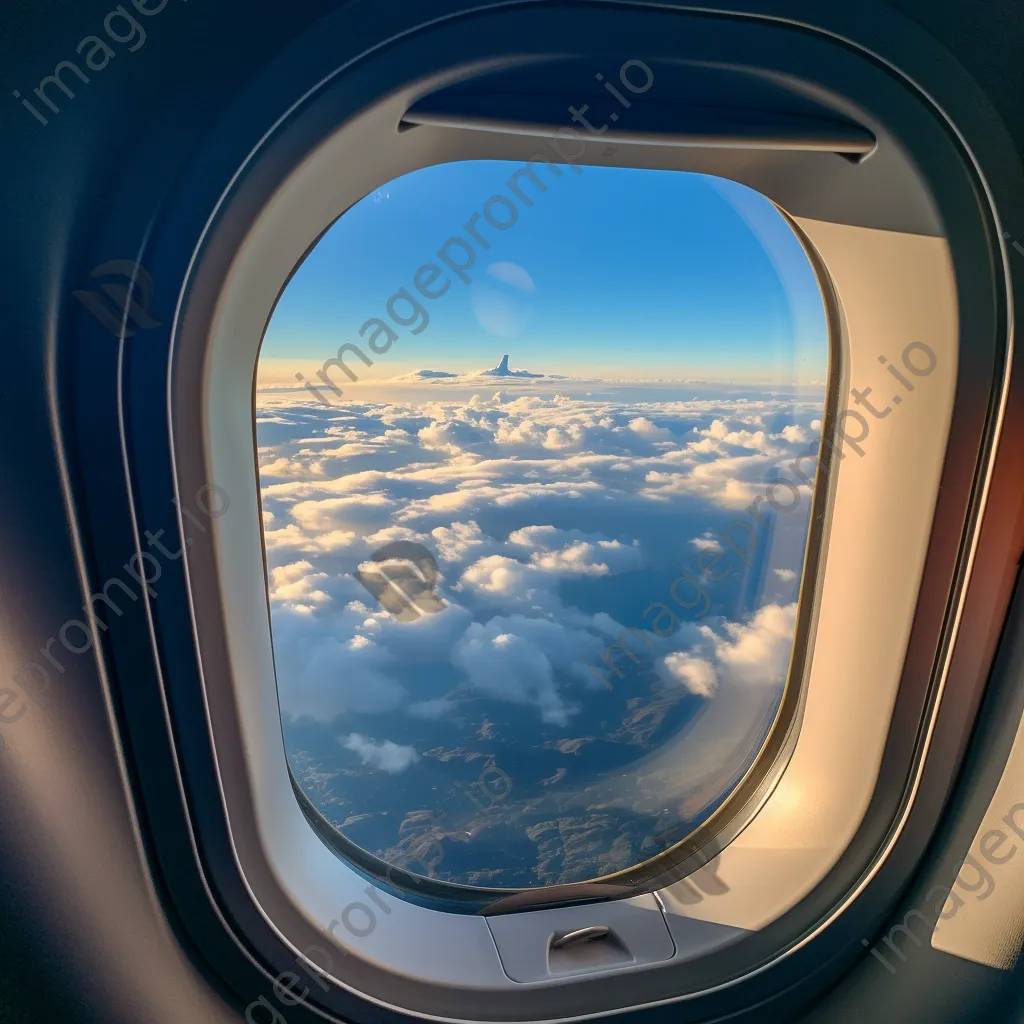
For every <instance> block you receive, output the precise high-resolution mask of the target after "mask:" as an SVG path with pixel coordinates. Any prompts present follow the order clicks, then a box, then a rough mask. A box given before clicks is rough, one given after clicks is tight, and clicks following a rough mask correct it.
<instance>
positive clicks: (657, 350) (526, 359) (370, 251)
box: [261, 161, 827, 383]
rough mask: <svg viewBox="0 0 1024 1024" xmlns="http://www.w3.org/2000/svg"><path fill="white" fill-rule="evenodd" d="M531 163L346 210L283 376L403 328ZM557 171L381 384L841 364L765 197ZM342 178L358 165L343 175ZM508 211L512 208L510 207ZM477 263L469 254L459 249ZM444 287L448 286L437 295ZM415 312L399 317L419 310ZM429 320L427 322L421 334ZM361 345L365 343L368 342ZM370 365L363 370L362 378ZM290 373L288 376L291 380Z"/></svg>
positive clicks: (281, 310) (667, 179)
mask: <svg viewBox="0 0 1024 1024" xmlns="http://www.w3.org/2000/svg"><path fill="white" fill-rule="evenodd" d="M519 166H521V165H519V164H516V163H511V162H504V161H471V162H461V163H454V164H443V165H440V166H436V167H429V168H424V169H422V170H419V171H416V172H414V173H412V174H408V175H405V176H403V177H401V178H399V179H397V180H395V181H393V182H390V183H389V184H387V185H384V186H382V187H381V188H379V189H378V190H376V191H375V192H374V193H372V194H371V195H369V196H367V197H366V198H365V199H363V200H361V201H360V202H358V203H357V204H356V205H355V206H353V207H352V208H351V209H350V210H349V211H348V212H347V213H345V214H344V215H343V216H342V217H341V218H340V219H339V220H338V221H337V222H336V223H335V224H334V225H333V227H331V228H330V230H329V231H327V233H326V234H325V235H324V237H323V239H322V240H321V241H320V243H319V244H318V245H317V246H316V247H315V248H314V250H313V251H312V252H311V253H310V254H309V256H308V257H307V259H306V260H305V262H304V263H303V264H302V266H301V267H299V269H298V270H297V272H296V274H295V275H294V277H293V278H292V280H291V282H290V283H289V285H288V287H287V288H286V289H285V291H284V294H283V295H282V297H281V300H280V302H279V304H278V306H277V309H276V310H275V312H274V315H273V317H272V320H271V323H270V325H269V327H268V330H267V335H266V338H265V340H264V344H263V349H262V352H261V380H265V379H266V377H265V371H266V370H267V369H268V368H273V369H275V370H281V371H282V375H281V377H280V378H279V379H286V378H287V377H290V376H291V371H293V370H294V369H295V368H296V367H301V368H302V369H304V370H305V371H306V372H307V374H311V373H312V371H313V370H315V368H317V367H318V366H319V365H320V364H321V363H322V362H323V361H324V360H326V359H328V358H330V357H331V356H333V355H334V353H335V352H336V350H337V348H338V347H339V345H341V344H343V343H345V342H354V343H357V344H360V338H359V333H358V331H359V327H360V325H361V324H363V323H364V322H365V321H367V320H368V319H370V318H371V317H380V318H382V319H384V320H386V321H387V320H388V319H389V318H388V316H387V313H386V311H385V305H386V302H387V300H388V298H389V297H390V296H391V295H393V294H394V293H395V292H396V291H398V290H399V289H400V288H403V287H405V288H408V289H409V290H410V292H412V293H413V294H414V295H417V292H416V289H415V287H414V284H413V275H414V274H415V272H416V270H417V268H419V267H420V266H421V265H423V264H425V263H430V262H434V263H439V262H440V261H439V260H438V258H437V256H436V252H437V250H438V249H439V248H441V247H442V246H443V245H444V243H445V241H446V240H447V239H449V238H450V237H452V236H455V235H460V236H462V237H463V238H466V239H467V240H468V241H469V240H471V239H470V236H469V235H468V234H467V232H466V230H465V228H464V225H465V224H466V223H467V221H469V219H470V217H471V216H472V215H473V214H474V212H478V211H481V210H482V208H483V205H484V203H485V202H486V201H487V199H488V198H489V197H490V196H493V195H496V194H501V195H505V196H506V197H509V198H510V199H514V198H515V197H514V194H513V193H512V192H511V191H510V190H509V189H508V187H507V185H506V182H507V181H508V180H509V178H510V177H511V175H512V173H513V172H514V171H515V170H516V168H517V167H519ZM562 171H563V173H562V176H561V177H560V178H556V177H554V175H553V173H552V171H551V170H550V168H548V167H543V166H542V167H540V168H539V171H538V173H539V175H540V177H541V178H542V180H543V181H544V182H545V184H547V186H548V188H547V191H546V192H544V193H538V192H537V190H536V187H535V186H533V185H532V184H531V183H530V182H529V181H526V180H524V181H523V182H522V187H523V189H524V191H526V192H527V194H528V195H529V196H530V197H531V198H532V199H533V205H532V206H529V207H528V206H527V205H526V203H525V202H523V201H522V200H521V199H520V200H518V201H517V202H516V207H517V211H518V213H517V220H516V222H515V223H514V224H513V225H512V226H510V227H509V228H508V229H507V230H504V231H498V230H496V229H494V228H493V227H491V226H490V225H488V224H487V223H486V222H485V221H483V220H478V222H477V224H476V226H477V229H478V231H479V232H480V233H481V234H482V235H483V237H484V238H485V239H486V240H487V241H488V242H489V243H490V245H491V248H490V250H489V251H484V250H483V247H482V246H481V245H480V244H479V243H475V244H474V248H475V250H476V262H475V264H474V265H473V266H472V267H470V268H468V270H467V273H468V275H469V276H470V278H471V283H470V284H466V283H464V282H463V281H461V280H460V279H459V278H457V277H455V276H454V275H452V274H450V273H449V272H448V271H447V270H445V276H446V277H447V278H448V279H449V280H451V286H450V287H449V288H448V289H447V290H446V292H445V293H444V294H443V295H441V296H439V297H438V298H436V299H432V300H430V299H424V298H423V297H422V296H419V295H417V297H418V299H419V301H420V302H421V303H422V305H423V306H424V308H425V309H426V311H427V313H428V315H429V324H428V325H427V326H426V327H425V329H423V330H422V331H421V332H420V333H418V334H413V333H411V331H410V330H409V328H407V327H400V326H396V327H395V329H396V331H397V333H398V335H399V340H398V341H396V342H395V343H394V344H393V345H392V346H391V349H390V350H389V351H388V352H387V353H385V354H382V355H380V356H376V357H375V365H374V366H373V367H372V369H369V370H366V371H365V379H367V380H371V379H377V380H382V379H387V378H388V377H391V376H395V375H397V374H400V373H404V372H407V371H409V370H410V369H417V368H433V369H442V370H453V371H465V370H470V369H475V368H481V367H485V366H492V365H494V364H495V363H497V361H498V359H499V357H500V356H501V354H502V353H503V352H509V353H511V355H512V361H511V362H512V366H513V367H514V368H521V367H525V368H527V369H531V370H537V371H542V372H547V373H564V374H570V375H579V374H586V375H598V376H615V377H622V378H632V379H652V378H659V377H662V378H664V377H668V378H680V377H688V378H698V379H732V380H736V379H739V380H750V381H766V382H768V381H770V382H780V383H781V382H787V383H788V382H796V381H797V380H821V379H823V378H824V377H825V373H826V365H827V345H826V337H827V335H826V326H825V318H824V313H823V309H822V303H821V298H820V294H819V291H818V287H817V284H816V282H815V280H814V276H813V273H812V271H811V268H810V266H809V264H808V262H807V259H806V256H805V255H804V253H803V251H802V249H801V248H800V245H799V243H798V242H797V240H796V238H795V237H794V236H793V234H792V232H791V231H790V229H789V227H788V226H787V225H786V223H785V221H784V220H783V219H782V217H781V215H780V214H779V213H778V212H777V211H776V210H775V208H774V207H773V206H772V205H771V203H770V202H769V201H768V200H767V199H765V198H764V197H762V196H760V195H758V194H757V193H755V192H752V191H751V190H750V189H747V188H746V187H744V186H742V185H738V184H736V183H734V182H729V181H725V180H723V179H718V178H710V177H707V176H704V175H697V174H688V173H680V172H673V171H645V170H633V169H617V168H600V167H584V168H582V173H580V174H576V173H573V172H572V171H570V170H569V169H568V168H562ZM339 173H341V170H340V169H339ZM494 213H495V215H496V216H498V217H507V216H509V214H508V211H507V210H504V209H501V208H495V210H494ZM456 256H457V257H458V258H460V259H462V258H464V257H463V254H462V253H461V252H456ZM443 281H444V278H438V280H437V282H436V284H435V285H434V286H433V287H435V288H437V287H439V286H440V285H441V284H442V283H443ZM408 310H409V307H408V305H405V306H401V307H400V313H399V315H401V314H402V312H407V311H408ZM421 322H422V321H421V320H418V321H417V322H416V323H414V324H412V326H417V324H419V323H421ZM361 347H363V348H364V350H365V348H366V346H365V343H361ZM360 369H362V368H361V367H360ZM285 370H287V371H288V372H287V374H285V373H284V371H285Z"/></svg>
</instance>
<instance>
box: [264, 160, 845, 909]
mask: <svg viewBox="0 0 1024 1024" xmlns="http://www.w3.org/2000/svg"><path fill="white" fill-rule="evenodd" d="M833 371H834V366H833V361H832V360H830V347H829V330H828V325H827V322H826V315H825V310H824V306H823V301H822V295H821V290H820V288H819V285H818V281H817V278H816V276H815V272H814V270H813V269H812V266H811V263H810V261H809V259H808V256H807V254H806V252H805V250H804V248H803V245H802V244H801V242H800V240H799V239H798V237H797V235H796V234H795V233H794V230H793V229H792V228H791V227H790V223H789V221H788V220H787V218H786V217H785V216H784V215H783V214H782V213H781V212H780V211H779V210H778V209H777V208H776V207H775V206H774V205H773V204H772V203H771V202H770V201H768V200H767V199H765V198H764V197H763V196H761V195H760V194H758V193H756V192H754V191H752V190H750V189H748V188H746V187H745V186H742V185H739V184H736V183H734V182H731V181H727V180H724V179H720V178H714V177H710V176H706V175H701V174H696V173H685V172H676V171H660V170H659V171H654V170H637V169H617V168H605V167H584V168H577V167H573V166H571V165H560V166H556V165H553V164H550V163H547V162H543V161H540V160H538V161H537V162H535V163H533V164H530V165H528V166H527V165H521V164H515V163H506V162H502V161H467V162H461V163H450V164H443V165H439V166H433V167H428V168H424V169H421V170H418V171H415V172H413V173H410V174H406V175H404V176H402V177H400V178H397V179H395V180H393V181H391V182H388V183H387V184H385V185H382V186H381V187H380V188H378V189H377V190H376V191H374V192H373V193H371V194H370V195H367V196H366V197H365V198H364V199H362V200H361V201H360V202H358V203H356V204H355V205H354V206H353V207H352V208H351V209H349V210H348V212H346V213H345V214H344V215H343V216H342V217H341V218H340V219H339V220H338V221H337V222H336V223H335V224H334V225H333V226H332V227H331V228H330V229H329V230H328V231H327V232H326V233H325V234H324V235H323V237H322V238H321V239H320V241H319V242H318V244H317V245H316V246H315V247H314V248H313V249H312V250H311V251H310V252H309V254H308V255H307V257H306V258H305V260H304V261H303V263H302V264H301V265H300V266H299V267H298V269H297V270H296V272H295V274H294V275H293V277H292V278H291V280H290V281H289V283H288V285H287V286H286V288H285V289H284V291H283V293H282V295H281V296H280V298H279V301H278V303H277V306H276V309H275V311H274V314H273V316H272V319H271V321H270V323H269V325H268V328H267V331H266V334H265V338H264V341H263V346H262V350H261V356H260V362H259V366H258V371H257V392H256V432H257V441H258V461H259V473H260V486H261V491H262V508H263V518H264V539H265V546H266V558H267V572H268V579H269V588H270V602H271V620H272V630H273V642H274V652H275V666H276V674H277V683H278V693H279V699H280V706H281V713H282V722H283V730H284V738H285V745H286V749H287V753H288V758H289V762H290V766H291V769H292V772H293V775H294V779H295V781H296V784H297V787H298V788H299V790H300V791H301V793H302V794H304V796H305V797H306V798H307V799H308V801H309V802H310V803H311V804H312V806H313V807H315V808H316V810H317V811H319V812H320V814H321V815H322V816H323V817H324V819H326V821H327V822H329V824H330V826H331V827H333V829H334V830H336V832H337V833H338V835H339V836H341V837H343V839H344V842H345V843H347V844H349V847H348V848H350V849H352V850H353V851H359V852H360V853H361V854H362V855H364V858H363V861H362V863H365V864H369V865H370V866H371V869H372V870H374V871H375V872H377V873H383V872H384V871H385V870H386V869H388V868H389V867H391V868H400V869H402V870H403V871H405V872H409V873H411V874H413V875H416V876H419V877H422V878H424V879H429V880H431V884H436V886H437V888H438V891H443V890H444V889H445V887H446V886H452V885H458V886H472V887H480V888H483V889H490V890H519V889H533V888H537V887H544V886H551V885H560V884H565V883H578V882H586V881H589V880H594V879H601V878H607V877H609V876H616V875H618V874H619V873H623V872H629V871H631V870H634V869H635V868H636V867H637V866H638V865H643V864H645V863H647V862H650V861H651V860H652V858H655V857H658V856H659V855H665V854H666V852H667V851H668V852H670V851H671V850H672V849H673V848H674V847H676V846H677V844H679V843H681V842H682V841H683V840H685V839H686V838H687V837H689V836H691V835H692V834H693V833H694V831H695V830H696V829H698V828H700V827H701V826H702V825H704V824H706V823H707V822H708V821H709V820H711V819H712V816H714V815H716V814H719V813H722V812H723V809H724V808H726V807H727V806H728V804H729V800H730V797H731V796H732V794H734V793H735V792H736V790H737V787H738V786H739V784H740V783H741V781H742V780H743V779H744V777H745V776H747V774H748V773H749V772H750V771H751V769H752V766H754V765H755V764H756V762H757V761H758V757H759V754H760V753H761V752H762V750H763V749H764V747H765V744H766V741H767V739H768V737H769V735H770V734H771V732H772V729H773V727H774V726H775V725H776V723H777V722H778V721H779V720H780V716H781V713H782V709H783V708H784V707H785V706H786V705H787V702H788V701H791V700H792V699H794V697H795V696H796V695H797V692H796V691H798V688H799V677H800V668H801V658H802V652H801V642H802V641H801V638H800V636H799V633H800V629H799V628H798V623H799V621H800V618H799V615H798V609H799V607H800V601H801V595H802V594H803V595H804V597H805V598H806V595H807V593H808V591H809V589H810V588H813V586H814V580H813V579H812V578H810V576H811V574H809V573H808V574H807V575H806V578H805V573H804V565H805V556H806V555H807V553H808V552H809V551H811V550H813V549H814V545H817V544H819V543H820V538H819V537H817V536H816V535H815V532H814V530H815V527H814V524H815V517H813V516H812V515H811V510H812V504H813V501H814V495H815V487H816V477H815V468H816V458H817V453H818V450H819V442H820V438H821V433H822V422H823V420H824V421H826V422H827V417H826V404H827V396H828V395H829V394H830V393H832V391H834V389H830V383H829V382H830V379H831V378H830V374H831V373H832V372H833Z"/></svg>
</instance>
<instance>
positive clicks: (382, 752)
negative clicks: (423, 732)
mask: <svg viewBox="0 0 1024 1024" xmlns="http://www.w3.org/2000/svg"><path fill="white" fill-rule="evenodd" d="M338 739H339V741H340V742H341V745H342V746H343V747H344V748H345V749H346V750H351V751H354V752H355V753H356V754H358V755H359V758H360V760H361V761H362V762H363V764H365V765H369V767H371V768H372V769H373V770H374V771H378V772H387V773H388V774H389V775H397V774H398V773H399V772H404V771H405V769H406V768H408V767H409V765H411V764H415V763H416V762H417V761H418V760H419V759H420V755H419V754H417V753H416V751H415V750H413V748H412V747H405V746H402V745H400V744H398V743H392V742H391V740H384V741H382V742H380V743H378V742H376V741H375V740H372V739H370V738H369V737H367V736H362V735H361V734H359V733H357V732H353V733H349V735H348V736H346V737H340V736H339V737H338Z"/></svg>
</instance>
